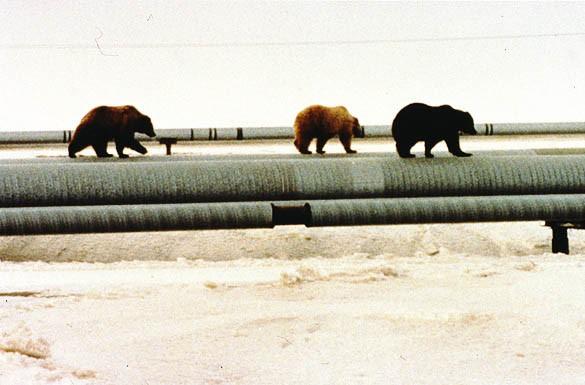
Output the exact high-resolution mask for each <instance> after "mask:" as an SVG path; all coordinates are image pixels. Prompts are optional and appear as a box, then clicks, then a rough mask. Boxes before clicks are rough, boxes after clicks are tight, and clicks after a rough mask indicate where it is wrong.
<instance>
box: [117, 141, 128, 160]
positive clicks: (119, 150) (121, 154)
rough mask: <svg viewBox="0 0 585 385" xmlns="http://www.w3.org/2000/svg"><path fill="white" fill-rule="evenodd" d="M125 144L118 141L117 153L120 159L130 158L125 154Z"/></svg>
mask: <svg viewBox="0 0 585 385" xmlns="http://www.w3.org/2000/svg"><path fill="white" fill-rule="evenodd" d="M125 147H126V146H125V145H124V142H122V141H120V140H116V152H117V153H118V157H119V158H128V155H126V154H124V148H125Z"/></svg>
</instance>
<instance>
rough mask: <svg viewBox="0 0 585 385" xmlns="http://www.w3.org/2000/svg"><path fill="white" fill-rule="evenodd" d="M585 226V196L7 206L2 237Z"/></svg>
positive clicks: (1, 213) (1, 217) (1, 211)
mask: <svg viewBox="0 0 585 385" xmlns="http://www.w3.org/2000/svg"><path fill="white" fill-rule="evenodd" d="M536 220H545V221H577V222H583V221H585V194H574V195H567V194H561V195H546V196H543V195H522V196H465V197H435V198H396V199H349V200H328V201H325V200H315V201H284V202H283V201H272V202H229V203H192V204H155V205H115V206H68V207H62V206H61V207H26V208H0V235H33V234H75V233H103V232H134V231H168V230H209V229H244V228H272V227H274V226H277V225H290V224H301V225H305V226H309V227H317V226H356V225H388V224H416V223H457V222H487V221H536Z"/></svg>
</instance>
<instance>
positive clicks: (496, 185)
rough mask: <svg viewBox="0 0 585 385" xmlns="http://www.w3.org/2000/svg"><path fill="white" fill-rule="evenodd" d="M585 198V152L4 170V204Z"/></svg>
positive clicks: (0, 185) (0, 169) (0, 187)
mask: <svg viewBox="0 0 585 385" xmlns="http://www.w3.org/2000/svg"><path fill="white" fill-rule="evenodd" d="M570 193H572V194H577V193H585V156H582V155H559V156H504V157H472V158H455V157H448V158H447V157H446V158H435V159H424V158H416V159H399V158H398V159H397V158H357V157H356V158H354V157H351V156H346V157H339V158H318V157H306V158H301V159H288V160H279V161H274V160H241V161H237V162H236V161H207V162H198V161H184V162H172V163H169V162H134V163H127V162H108V163H57V164H48V163H31V164H0V207H24V206H66V205H72V206H75V205H109V204H147V203H148V204H153V203H197V202H235V201H267V200H298V199H349V198H352V199H357V198H388V197H422V196H465V195H516V194H570Z"/></svg>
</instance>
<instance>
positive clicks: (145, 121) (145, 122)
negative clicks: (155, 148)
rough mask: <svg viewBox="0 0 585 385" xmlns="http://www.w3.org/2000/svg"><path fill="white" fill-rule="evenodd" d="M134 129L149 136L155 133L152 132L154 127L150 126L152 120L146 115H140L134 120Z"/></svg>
mask: <svg viewBox="0 0 585 385" xmlns="http://www.w3.org/2000/svg"><path fill="white" fill-rule="evenodd" d="M134 131H135V132H140V133H141V134H144V135H148V136H150V137H151V138H153V137H155V136H156V134H155V133H154V127H152V121H151V120H150V118H149V117H148V116H146V115H142V116H140V117H139V118H138V119H137V120H136V122H135V124H134Z"/></svg>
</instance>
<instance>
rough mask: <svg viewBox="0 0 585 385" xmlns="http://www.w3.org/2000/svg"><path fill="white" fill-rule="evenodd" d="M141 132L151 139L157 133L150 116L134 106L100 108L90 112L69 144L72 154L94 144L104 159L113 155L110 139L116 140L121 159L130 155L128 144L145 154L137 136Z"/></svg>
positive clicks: (72, 155) (97, 153)
mask: <svg viewBox="0 0 585 385" xmlns="http://www.w3.org/2000/svg"><path fill="white" fill-rule="evenodd" d="M136 132H140V133H142V134H146V135H148V136H150V137H151V138H152V137H154V136H155V133H154V128H153V127H152V122H151V121H150V118H149V117H148V116H146V115H142V114H141V113H140V112H139V111H138V110H137V109H136V108H134V107H133V106H117V107H108V106H101V107H96V108H94V109H93V110H91V111H89V112H88V113H87V114H86V115H85V116H84V117H83V119H81V122H80V123H79V126H77V128H76V129H75V133H74V134H73V138H72V139H71V142H70V143H69V157H70V158H75V154H76V153H78V152H79V151H81V150H83V149H84V148H86V147H88V146H92V147H93V149H94V150H95V153H96V155H97V156H98V157H100V158H106V157H111V156H112V154H108V142H109V141H110V140H112V139H113V140H114V142H115V143H116V151H117V152H118V156H119V157H120V158H127V157H128V155H126V154H124V153H123V151H124V148H125V147H128V148H131V149H132V150H134V151H136V152H139V153H141V154H146V152H147V150H146V148H144V146H143V145H141V144H140V143H138V141H137V140H136V139H135V138H134V133H136Z"/></svg>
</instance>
